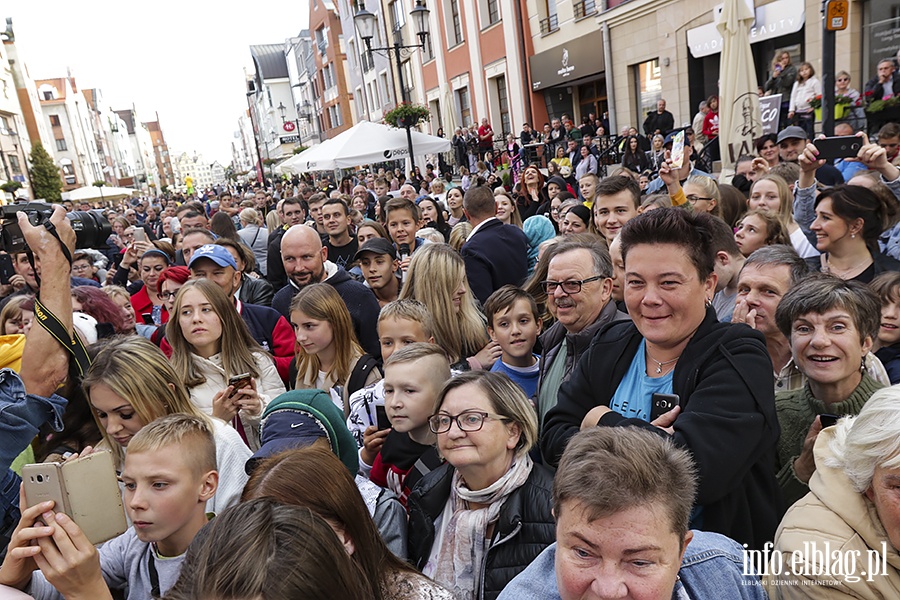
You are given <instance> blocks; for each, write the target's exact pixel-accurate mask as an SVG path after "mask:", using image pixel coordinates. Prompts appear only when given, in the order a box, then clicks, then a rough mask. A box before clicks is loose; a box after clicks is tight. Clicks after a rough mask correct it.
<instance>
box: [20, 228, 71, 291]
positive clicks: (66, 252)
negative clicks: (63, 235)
mask: <svg viewBox="0 0 900 600" xmlns="http://www.w3.org/2000/svg"><path fill="white" fill-rule="evenodd" d="M42 224H43V226H44V229H46V230H47V233H49V234H50V235H52V236H53V237H55V238H56V241H57V242H59V249H60V250H61V251H62V253H63V256H64V257H65V258H66V260H67V261H69V266H70V267H71V266H72V253H71V252H69V249H68V248H66V245H65V244H63V241H62V240H61V239H59V234H58V233H57V232H56V225H54V224H53V223H51V222H50V220H49V219H48V220H46V221H44V222H43V223H42ZM25 255H26V256H27V257H28V264H30V265H31V270H32V272H33V273H34V280H35V281H36V282H37V284H38V290H40V287H41V276H40V275H38V272H37V269H36V268H35V267H34V253H33V252H32V251H31V248H29V247H28V246H25ZM38 294H40V292H38Z"/></svg>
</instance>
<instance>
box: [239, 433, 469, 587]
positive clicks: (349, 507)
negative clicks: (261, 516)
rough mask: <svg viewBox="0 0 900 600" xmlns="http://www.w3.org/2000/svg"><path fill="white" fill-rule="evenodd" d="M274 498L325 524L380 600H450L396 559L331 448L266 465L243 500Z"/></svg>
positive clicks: (304, 450)
mask: <svg viewBox="0 0 900 600" xmlns="http://www.w3.org/2000/svg"><path fill="white" fill-rule="evenodd" d="M256 498H272V499H274V500H277V501H278V502H281V503H283V504H289V505H294V506H303V507H306V508H308V509H309V510H311V511H313V512H314V513H316V514H318V515H319V516H321V517H322V518H323V519H325V520H326V521H327V522H328V523H329V524H330V525H331V526H332V527H333V528H334V530H335V532H336V533H337V535H338V538H340V539H341V540H342V541H343V542H344V547H345V548H346V550H347V552H348V554H350V556H351V558H352V559H353V562H354V563H355V564H356V565H357V566H358V567H359V568H360V569H361V570H362V572H363V573H364V575H365V579H366V580H368V581H369V582H371V583H372V584H373V587H374V588H375V589H374V590H373V591H374V594H373V595H372V596H370V598H374V599H375V600H420V599H424V598H429V599H433V600H450V599H451V598H453V596H452V595H451V594H450V593H449V592H448V591H447V590H445V589H444V588H442V587H441V586H439V585H437V584H436V583H434V582H432V581H431V580H430V579H428V578H427V577H425V576H423V575H421V574H420V573H418V572H417V571H416V570H415V569H413V568H412V567H411V566H410V565H409V564H408V563H406V562H404V561H403V560H401V559H400V558H398V557H396V556H394V555H393V554H391V552H390V551H389V550H388V548H387V546H385V544H384V541H382V539H381V536H380V535H379V533H378V529H377V528H376V527H375V523H374V521H372V517H371V516H370V515H369V511H368V509H367V508H366V505H365V502H364V501H363V499H362V496H360V494H359V490H358V488H357V487H356V484H355V483H354V482H353V478H352V477H351V476H350V473H349V472H348V471H347V468H346V467H345V466H344V465H343V463H341V461H340V460H339V459H338V457H337V456H335V455H334V453H333V452H331V451H330V450H328V449H327V448H322V447H317V446H309V447H306V448H302V449H299V450H290V451H288V452H284V453H281V454H278V455H276V456H273V457H272V458H268V459H266V460H265V461H263V462H262V463H260V464H259V465H258V466H257V467H256V468H255V469H254V470H253V474H252V476H251V477H250V481H248V482H247V487H246V488H245V490H244V494H243V496H242V499H243V501H245V502H246V501H250V500H253V499H256Z"/></svg>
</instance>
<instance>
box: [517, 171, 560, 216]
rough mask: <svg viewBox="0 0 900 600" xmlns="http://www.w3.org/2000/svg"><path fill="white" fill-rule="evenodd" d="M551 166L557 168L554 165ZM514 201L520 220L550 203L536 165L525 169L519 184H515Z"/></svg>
mask: <svg viewBox="0 0 900 600" xmlns="http://www.w3.org/2000/svg"><path fill="white" fill-rule="evenodd" d="M551 164H553V165H555V166H557V165H556V163H551ZM514 199H515V202H516V206H517V207H518V209H519V216H520V217H521V218H522V219H527V218H528V217H531V216H533V215H536V214H538V212H539V211H540V210H541V207H543V206H544V205H545V204H548V203H549V202H550V197H549V196H548V195H547V190H546V189H545V186H544V176H543V175H542V174H541V170H540V169H539V168H538V166H537V165H528V166H527V167H525V170H524V171H523V172H522V177H521V178H520V179H519V183H517V184H516V189H515V198H514Z"/></svg>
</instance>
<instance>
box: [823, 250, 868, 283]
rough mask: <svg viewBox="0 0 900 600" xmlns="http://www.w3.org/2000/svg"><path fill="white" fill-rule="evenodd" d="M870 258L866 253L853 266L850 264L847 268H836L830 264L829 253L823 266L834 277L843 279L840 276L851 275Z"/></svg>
mask: <svg viewBox="0 0 900 600" xmlns="http://www.w3.org/2000/svg"><path fill="white" fill-rule="evenodd" d="M871 260H872V256H871V255H867V256H866V257H865V258H864V259H862V260H861V261H859V262H858V263H856V264H854V265H853V266H851V267H849V268H846V269H836V268H835V267H833V266H832V265H831V255H830V254H829V255H828V257H827V258H826V259H825V266H826V267H827V268H828V272H829V273H831V274H832V275H834V276H835V277H840V278H841V279H843V278H844V277H842V276H846V275H851V274H853V273H856V272H857V271H858V270H859V268H860V267H862V266H864V265H866V264H867V263H868V262H869V261H871Z"/></svg>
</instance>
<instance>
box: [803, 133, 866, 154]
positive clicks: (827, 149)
mask: <svg viewBox="0 0 900 600" xmlns="http://www.w3.org/2000/svg"><path fill="white" fill-rule="evenodd" d="M813 144H815V146H816V149H817V150H818V151H819V158H820V159H821V158H824V159H826V160H827V159H832V158H855V157H856V155H857V154H858V153H859V149H860V148H862V138H859V137H857V136H855V135H839V136H835V137H827V138H821V139H818V140H815V141H813Z"/></svg>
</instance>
